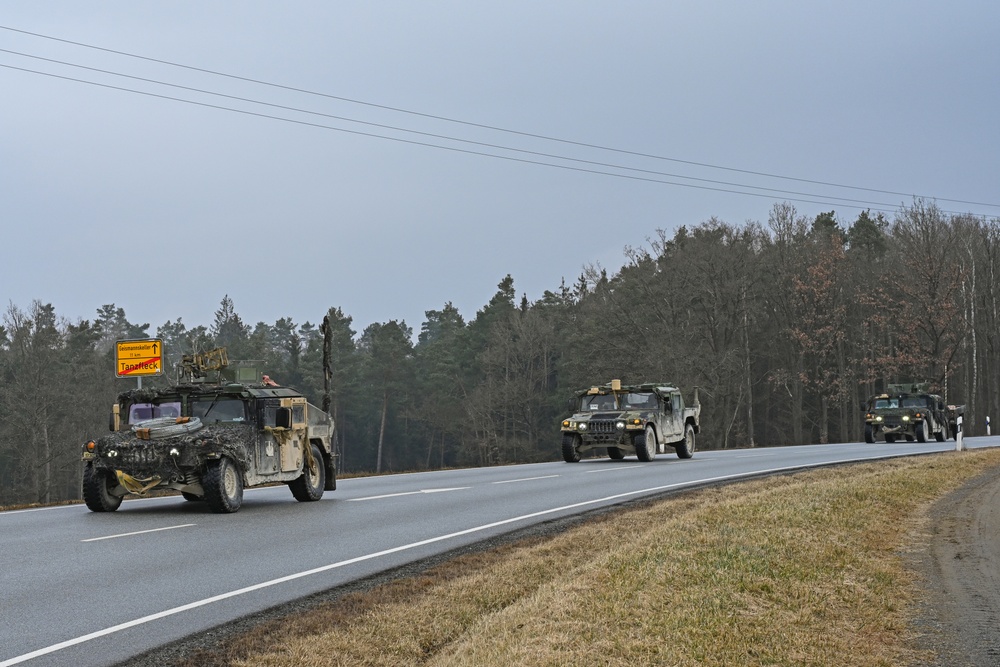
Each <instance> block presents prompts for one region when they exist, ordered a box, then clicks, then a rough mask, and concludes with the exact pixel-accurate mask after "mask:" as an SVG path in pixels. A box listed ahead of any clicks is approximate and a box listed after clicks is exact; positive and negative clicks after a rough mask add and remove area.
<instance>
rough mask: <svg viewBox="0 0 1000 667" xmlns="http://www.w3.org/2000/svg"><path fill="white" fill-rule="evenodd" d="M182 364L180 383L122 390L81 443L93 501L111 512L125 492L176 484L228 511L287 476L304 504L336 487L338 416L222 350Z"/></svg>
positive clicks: (86, 496)
mask: <svg viewBox="0 0 1000 667" xmlns="http://www.w3.org/2000/svg"><path fill="white" fill-rule="evenodd" d="M182 368H183V372H184V377H183V381H182V382H180V383H178V384H176V385H174V386H171V387H169V388H166V389H133V390H131V391H127V392H124V393H122V394H120V395H119V397H118V402H117V403H116V404H115V405H114V406H113V408H112V412H111V420H110V422H111V423H110V428H111V433H110V434H109V435H106V436H103V437H101V438H97V439H95V440H91V441H89V442H87V443H86V444H84V446H83V461H84V462H85V468H84V472H83V497H84V500H85V501H86V503H87V507H89V508H90V509H91V510H93V511H95V512H113V511H115V510H116V509H118V507H119V505H121V502H122V498H123V497H124V496H125V495H127V494H129V493H133V494H137V495H143V494H145V493H147V492H149V491H152V490H154V489H174V490H177V491H180V492H181V494H183V496H184V498H186V499H187V500H191V501H204V502H205V504H206V505H207V506H208V508H209V509H211V510H212V511H213V512H219V513H231V512H236V511H237V510H239V508H240V505H241V504H242V502H243V489H244V488H245V487H251V486H258V485H262V484H269V483H272V482H284V483H286V484H288V486H289V488H290V489H291V492H292V495H293V496H294V497H295V499H296V500H299V501H311V500H319V499H320V498H321V497H322V496H323V491H324V490H327V491H332V490H334V489H336V488H337V479H336V456H335V453H334V450H333V448H332V442H333V432H334V425H333V420H332V419H331V418H330V416H329V415H328V414H326V413H325V412H323V411H322V410H320V409H319V408H317V407H315V406H313V405H311V404H310V403H309V402H308V401H307V400H306V398H305V397H304V396H303V395H302V394H301V393H299V392H298V391H296V390H295V389H292V388H291V387H281V386H278V385H277V384H275V383H274V382H271V381H270V380H269V379H268V378H267V376H262V377H258V376H257V373H256V371H255V370H254V369H249V368H230V367H229V364H228V360H227V358H226V354H225V350H222V349H220V350H213V351H212V352H210V353H207V354H205V355H194V356H191V357H185V358H184V361H183V363H182ZM248 371H249V372H248Z"/></svg>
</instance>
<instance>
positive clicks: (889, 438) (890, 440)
mask: <svg viewBox="0 0 1000 667" xmlns="http://www.w3.org/2000/svg"><path fill="white" fill-rule="evenodd" d="M885 441H886V442H888V443H889V444H890V445H891V444H892V443H894V442H896V434H892V435H888V434H887V435H886V436H885Z"/></svg>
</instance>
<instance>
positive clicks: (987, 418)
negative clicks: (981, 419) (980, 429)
mask: <svg viewBox="0 0 1000 667" xmlns="http://www.w3.org/2000/svg"><path fill="white" fill-rule="evenodd" d="M989 434H990V416H989V415H986V435H989Z"/></svg>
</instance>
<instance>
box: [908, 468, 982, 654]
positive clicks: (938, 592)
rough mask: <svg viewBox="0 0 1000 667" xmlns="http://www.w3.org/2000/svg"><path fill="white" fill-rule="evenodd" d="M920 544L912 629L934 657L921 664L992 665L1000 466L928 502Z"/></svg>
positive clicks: (915, 556)
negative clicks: (921, 596)
mask: <svg viewBox="0 0 1000 667" xmlns="http://www.w3.org/2000/svg"><path fill="white" fill-rule="evenodd" d="M928 518H929V521H928V523H927V524H926V530H927V531H928V534H927V536H926V537H927V545H926V549H920V550H918V551H916V552H915V553H914V554H913V555H912V564H913V567H914V570H915V571H916V572H918V573H919V575H920V577H921V578H922V579H923V581H922V583H923V585H924V588H925V590H926V592H927V597H926V599H925V600H924V601H923V602H922V603H921V611H920V617H919V618H918V620H917V626H916V629H917V631H918V632H919V633H920V636H919V637H918V638H917V640H916V643H917V645H918V646H919V647H920V648H924V649H933V650H935V651H936V652H937V653H938V656H939V657H938V660H937V661H936V662H932V663H921V667H931V666H933V667H946V666H947V667H961V666H967V667H996V666H997V665H1000V468H996V469H993V470H991V471H989V472H988V473H986V474H984V475H982V476H980V477H977V478H975V479H973V480H971V481H970V482H968V483H967V484H966V485H965V486H963V487H962V488H960V489H959V490H957V491H955V492H954V493H951V494H950V495H948V496H946V497H945V498H944V499H942V500H941V501H939V502H938V503H936V504H935V505H934V506H933V507H932V508H931V511H930V514H929V517H928Z"/></svg>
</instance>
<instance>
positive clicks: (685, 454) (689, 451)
mask: <svg viewBox="0 0 1000 667" xmlns="http://www.w3.org/2000/svg"><path fill="white" fill-rule="evenodd" d="M694 444H695V440H694V426H691V424H687V425H685V426H684V439H683V440H681V441H680V442H678V443H677V444H676V445H674V449H676V450H677V458H680V459H689V458H691V457H692V456H694Z"/></svg>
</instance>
